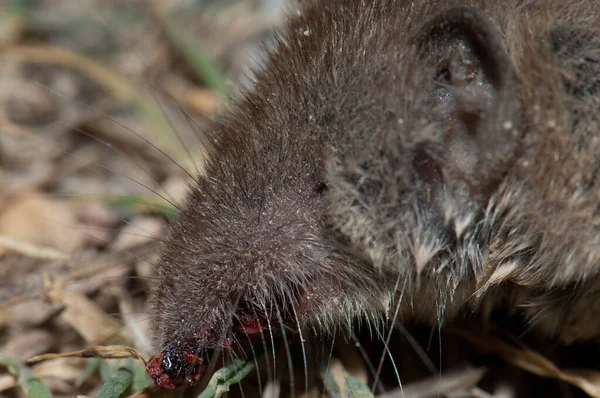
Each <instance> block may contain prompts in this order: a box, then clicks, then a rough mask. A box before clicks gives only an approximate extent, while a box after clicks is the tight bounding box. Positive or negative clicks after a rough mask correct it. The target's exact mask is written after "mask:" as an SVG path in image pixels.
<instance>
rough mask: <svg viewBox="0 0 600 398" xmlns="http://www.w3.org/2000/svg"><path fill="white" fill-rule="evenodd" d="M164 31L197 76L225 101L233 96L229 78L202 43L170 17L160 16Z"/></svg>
mask: <svg viewBox="0 0 600 398" xmlns="http://www.w3.org/2000/svg"><path fill="white" fill-rule="evenodd" d="M160 19H161V23H162V26H163V30H164V33H165V35H166V36H167V38H168V39H169V41H170V42H171V44H172V45H173V46H174V47H175V48H176V49H177V50H178V51H179V52H180V53H181V54H182V55H183V56H184V58H185V59H186V61H187V62H188V63H189V64H190V65H191V66H192V68H193V69H194V72H195V73H196V75H197V76H198V77H199V78H200V79H202V81H203V82H204V83H206V85H207V86H208V87H210V88H211V89H213V90H215V91H216V92H217V93H218V94H219V95H220V96H221V98H223V99H228V98H229V97H230V96H231V91H232V90H231V86H230V85H229V83H228V82H227V77H226V76H225V74H224V73H223V71H222V70H221V68H220V67H219V65H217V64H216V63H215V62H213V60H212V59H211V57H210V56H209V55H208V53H207V52H206V51H205V50H204V49H203V48H202V45H201V43H199V42H198V40H196V39H195V38H193V37H192V36H191V35H190V34H189V33H187V32H185V31H183V30H182V29H180V28H179V26H178V25H177V23H176V22H175V21H174V20H173V19H172V18H171V17H169V16H168V15H161V16H160Z"/></svg>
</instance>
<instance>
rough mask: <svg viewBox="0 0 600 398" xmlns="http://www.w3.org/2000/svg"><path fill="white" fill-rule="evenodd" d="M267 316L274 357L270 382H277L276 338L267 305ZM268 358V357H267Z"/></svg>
mask: <svg viewBox="0 0 600 398" xmlns="http://www.w3.org/2000/svg"><path fill="white" fill-rule="evenodd" d="M264 310H265V314H266V315H267V326H268V328H269V335H270V336H271V354H272V356H273V374H272V378H271V379H270V380H275V379H276V378H277V368H276V365H275V363H276V360H275V338H274V337H273V327H272V326H271V314H270V313H269V311H268V310H267V307H266V304H265V307H264ZM265 357H268V355H265Z"/></svg>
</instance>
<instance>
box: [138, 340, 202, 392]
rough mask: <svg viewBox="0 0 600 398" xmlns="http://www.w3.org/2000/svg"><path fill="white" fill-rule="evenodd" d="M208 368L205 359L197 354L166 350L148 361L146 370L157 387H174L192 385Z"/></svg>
mask: <svg viewBox="0 0 600 398" xmlns="http://www.w3.org/2000/svg"><path fill="white" fill-rule="evenodd" d="M205 370H206V366H205V365H204V360H203V359H202V358H199V357H198V356H197V355H195V354H192V353H189V352H186V351H179V350H174V349H172V350H165V351H163V352H161V353H159V354H157V355H155V356H153V357H151V358H150V360H149V361H148V365H147V366H146V371H147V372H148V374H149V375H150V377H151V378H152V380H153V381H154V384H155V385H156V386H157V387H161V388H166V389H174V388H177V387H180V386H183V385H186V386H192V385H194V384H196V383H197V382H198V380H200V376H201V375H202V374H203V373H204V371H205Z"/></svg>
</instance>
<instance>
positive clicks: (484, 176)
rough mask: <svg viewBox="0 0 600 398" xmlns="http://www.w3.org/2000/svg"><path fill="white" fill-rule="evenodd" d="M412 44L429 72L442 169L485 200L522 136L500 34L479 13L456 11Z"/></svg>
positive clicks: (516, 89) (518, 106) (437, 20)
mask: <svg viewBox="0 0 600 398" xmlns="http://www.w3.org/2000/svg"><path fill="white" fill-rule="evenodd" d="M416 44H417V46H418V48H419V51H420V54H421V56H422V61H423V62H425V63H427V66H428V68H427V69H428V70H431V71H433V73H432V75H431V79H433V84H432V85H431V87H432V88H431V89H430V92H429V95H430V99H431V101H432V102H433V104H434V107H433V109H434V115H433V117H434V118H435V119H437V120H439V121H440V123H441V124H442V125H443V126H444V130H445V131H446V134H445V135H444V142H443V143H444V150H443V152H444V153H443V154H442V159H443V160H442V162H443V163H444V164H443V167H442V168H443V169H444V170H448V171H449V172H450V173H451V175H452V178H458V179H460V180H463V181H464V182H465V183H466V184H467V186H468V187H469V190H470V191H471V193H472V194H473V195H483V196H484V197H485V196H488V195H489V194H490V193H491V192H493V190H494V188H495V187H496V186H497V184H498V182H499V181H500V180H501V179H502V177H503V176H504V175H505V174H506V172H507V170H508V168H509V167H510V166H511V164H512V163H513V161H514V159H515V157H516V154H517V151H518V148H519V141H520V139H519V138H520V135H521V129H520V127H521V98H520V94H519V85H518V82H517V80H516V77H515V74H514V71H513V66H512V63H511V60H510V58H509V56H508V53H507V51H506V49H505V46H504V45H503V43H502V40H501V33H500V32H499V31H498V29H497V28H496V27H495V26H493V25H492V23H491V22H490V21H488V20H487V19H486V18H485V17H483V16H482V15H480V14H479V13H478V12H476V11H474V10H471V9H465V8H457V9H451V10H449V11H445V12H443V13H442V14H441V15H438V16H437V17H435V18H434V19H433V20H432V21H431V22H429V23H428V24H426V25H425V27H424V29H423V30H422V31H421V33H420V34H419V35H418V36H417V42H416ZM425 174H427V171H425Z"/></svg>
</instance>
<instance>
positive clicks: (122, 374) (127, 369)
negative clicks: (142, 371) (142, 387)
mask: <svg viewBox="0 0 600 398" xmlns="http://www.w3.org/2000/svg"><path fill="white" fill-rule="evenodd" d="M132 367H133V361H126V365H125V366H122V367H120V368H119V369H117V372H116V373H115V374H114V375H113V376H112V377H111V378H110V379H108V380H106V381H105V382H104V383H103V384H102V387H100V390H99V391H98V393H97V394H96V395H95V397H96V398H118V397H120V396H121V395H122V394H123V393H124V392H125V391H127V389H128V388H129V386H131V384H132V383H133V371H132Z"/></svg>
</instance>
